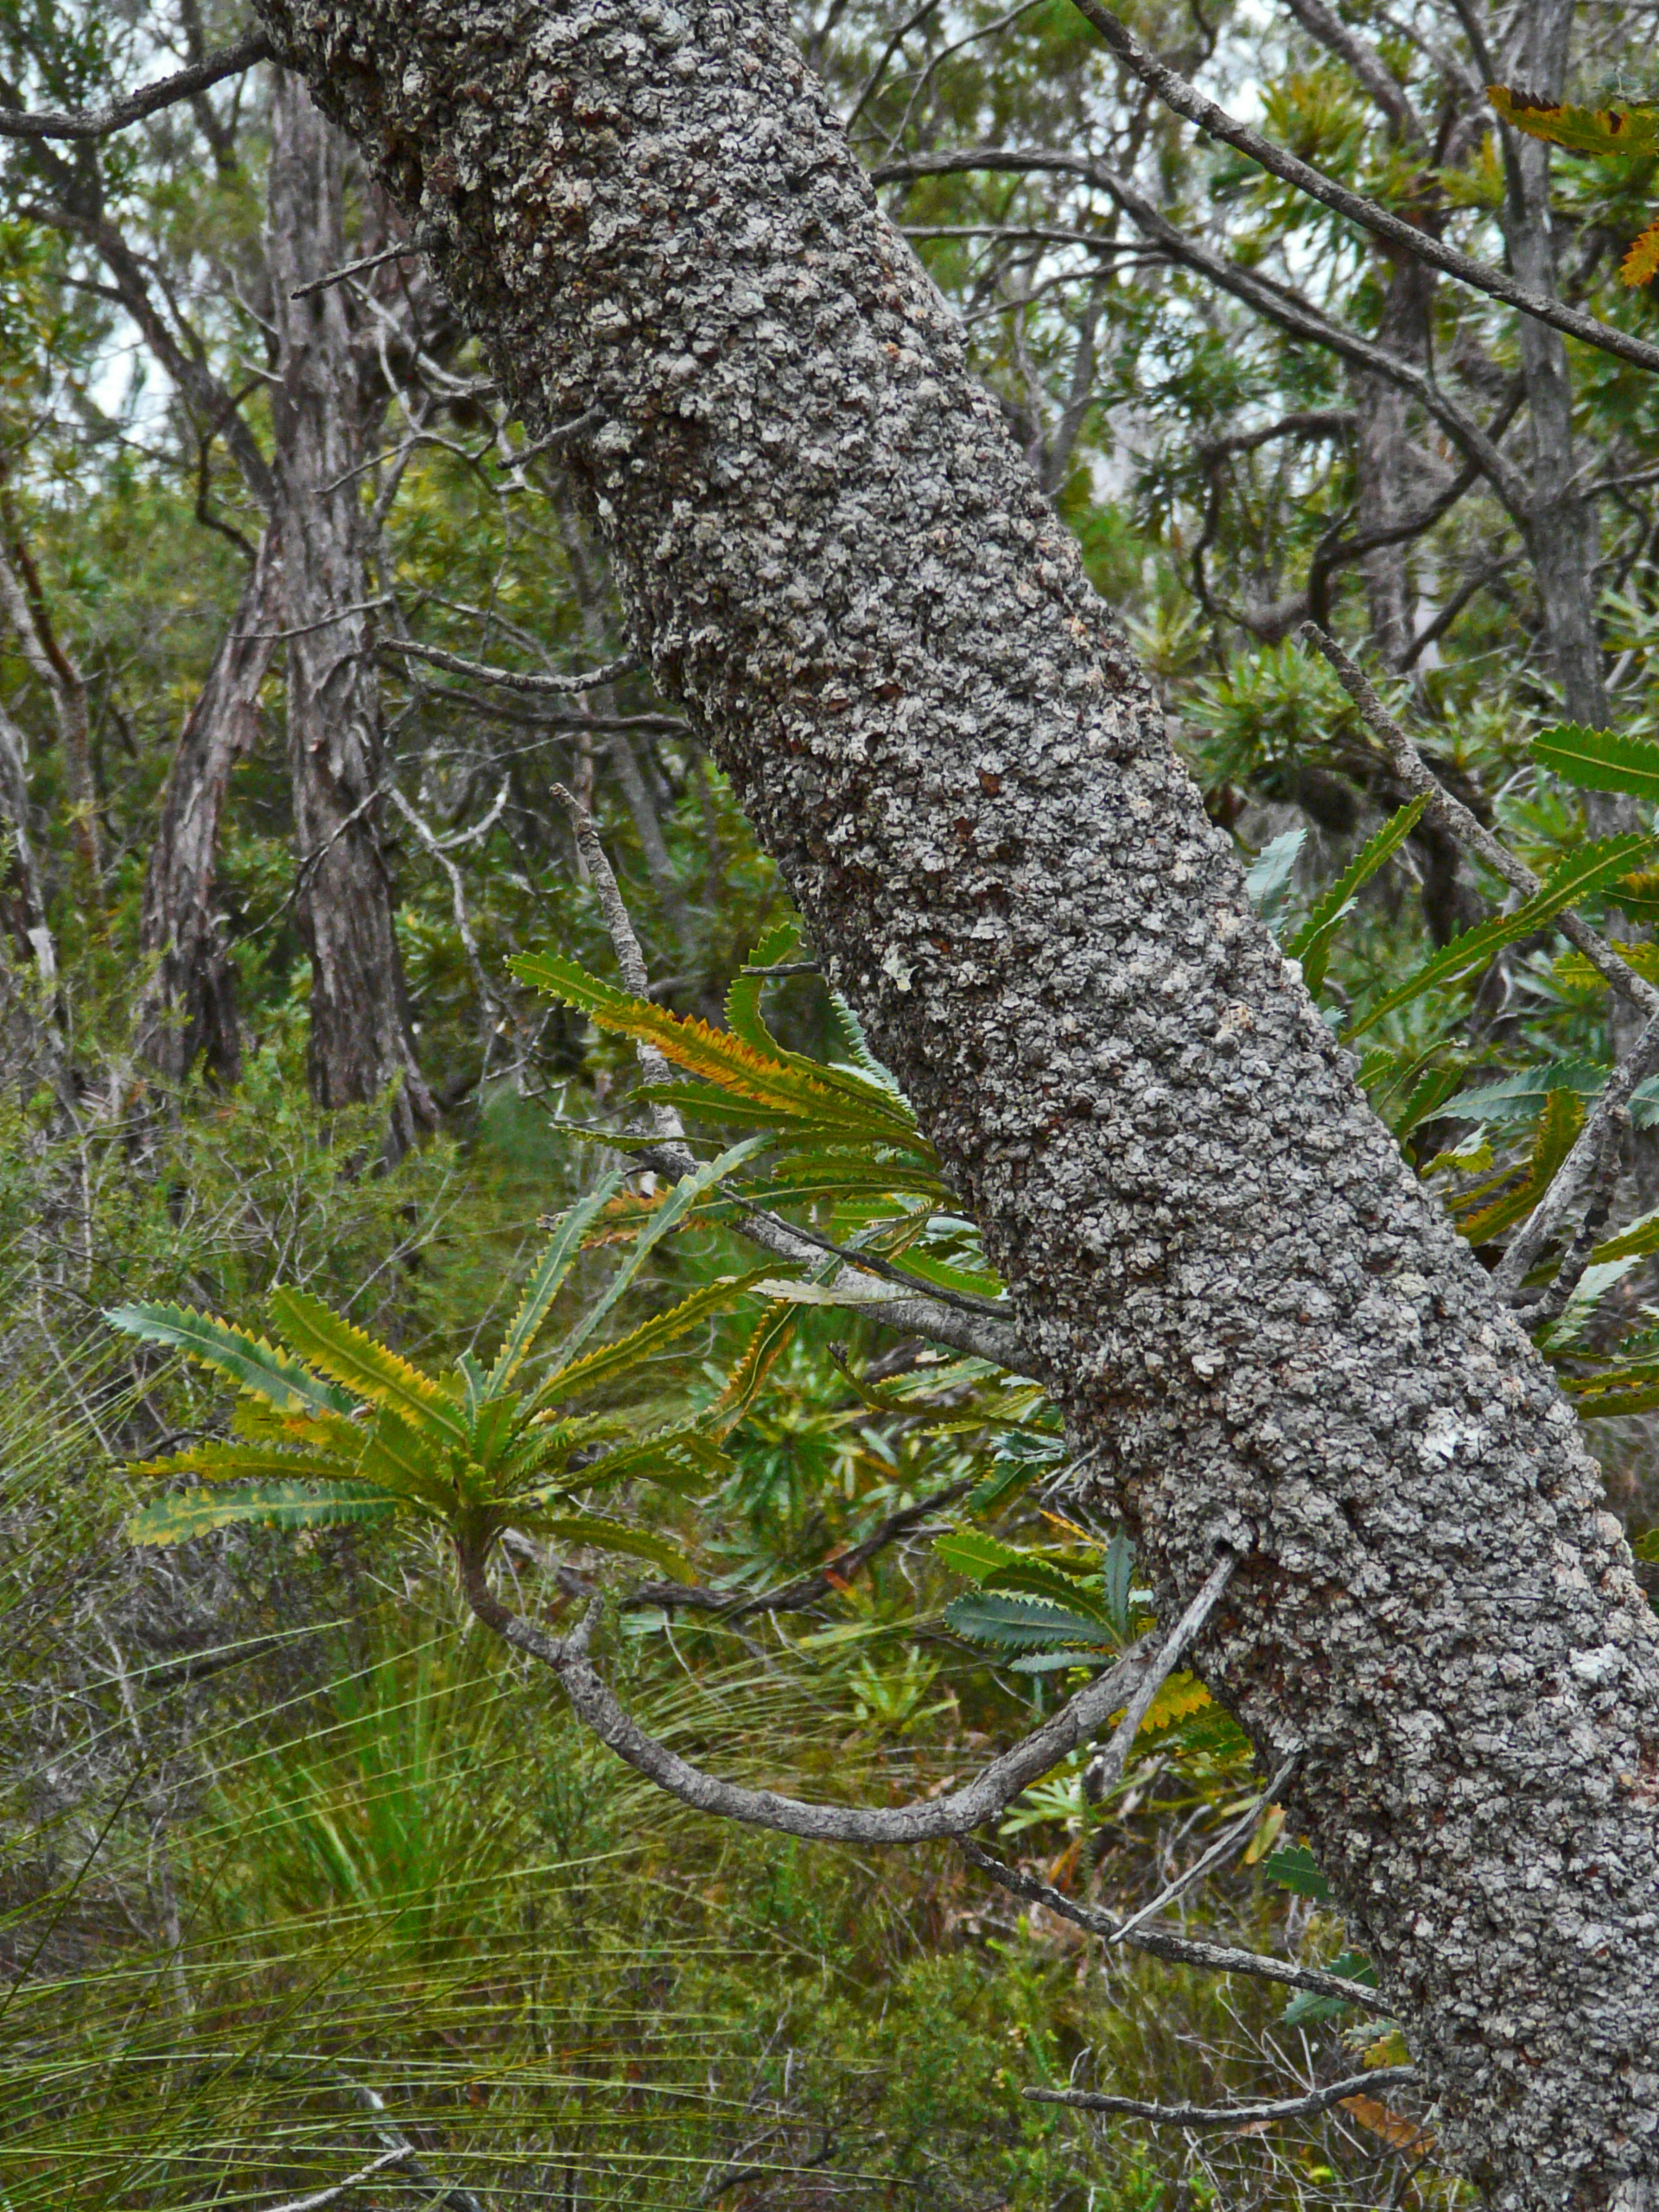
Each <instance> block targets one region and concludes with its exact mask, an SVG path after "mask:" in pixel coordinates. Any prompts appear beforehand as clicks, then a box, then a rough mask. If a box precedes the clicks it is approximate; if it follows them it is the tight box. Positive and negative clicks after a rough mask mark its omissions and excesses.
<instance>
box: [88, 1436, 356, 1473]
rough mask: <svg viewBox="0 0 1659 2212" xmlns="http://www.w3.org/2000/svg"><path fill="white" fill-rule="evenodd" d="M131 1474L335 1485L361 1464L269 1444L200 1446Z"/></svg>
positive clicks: (143, 1464)
mask: <svg viewBox="0 0 1659 2212" xmlns="http://www.w3.org/2000/svg"><path fill="white" fill-rule="evenodd" d="M128 1472H129V1473H130V1474H134V1475H150V1476H157V1477H160V1476H171V1475H199V1476H200V1477H201V1478H202V1479H203V1480H204V1481H207V1482H251V1481H263V1480H264V1479H266V1478H275V1479H277V1480H283V1481H289V1482H334V1481H335V1480H337V1479H340V1478H346V1479H350V1478H353V1477H354V1476H355V1474H356V1472H357V1461H356V1460H355V1459H334V1458H332V1457H329V1456H326V1455H324V1454H322V1453H320V1452H293V1451H289V1452H285V1451H283V1449H282V1447H281V1446H278V1445H269V1444H257V1443H249V1444H241V1443H235V1444H197V1445H193V1446H192V1447H191V1448H190V1450H189V1451H188V1452H175V1453H173V1454H171V1455H170V1456H169V1457H168V1458H167V1459H143V1460H138V1461H137V1462H135V1463H134V1465H132V1466H131V1467H130V1468H129V1470H128Z"/></svg>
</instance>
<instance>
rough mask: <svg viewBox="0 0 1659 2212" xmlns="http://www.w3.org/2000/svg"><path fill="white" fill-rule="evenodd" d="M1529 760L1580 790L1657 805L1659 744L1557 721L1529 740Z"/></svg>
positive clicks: (1616, 732) (1613, 732)
mask: <svg viewBox="0 0 1659 2212" xmlns="http://www.w3.org/2000/svg"><path fill="white" fill-rule="evenodd" d="M1532 757H1533V759H1534V760H1536V761H1537V763H1538V765H1539V766H1540V767H1541V768H1548V769H1549V770H1550V772H1552V774H1554V775H1557V776H1560V777H1561V778H1562V779H1564V780H1565V781H1566V782H1567V783H1569V784H1576V785H1578V786H1579V788H1580V791H1624V792H1628V793H1629V795H1630V797H1631V798H1644V799H1648V800H1649V801H1652V802H1655V803H1659V744H1656V742H1655V741H1654V740H1653V739H1652V738H1650V737H1627V736H1625V735H1624V734H1623V733H1622V732H1621V731H1618V730H1611V729H1586V728H1585V726H1584V724H1583V723H1582V722H1563V723H1561V724H1560V726H1559V727H1558V728H1555V729H1546V730H1540V732H1539V733H1538V734H1537V736H1536V737H1535V738H1534V739H1533V741H1532Z"/></svg>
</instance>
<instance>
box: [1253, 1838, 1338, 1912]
mask: <svg viewBox="0 0 1659 2212" xmlns="http://www.w3.org/2000/svg"><path fill="white" fill-rule="evenodd" d="M1262 1872H1263V1873H1264V1874H1265V1875H1266V1876H1267V1877H1268V1880H1269V1881H1272V1882H1277V1883H1278V1885H1279V1886H1280V1888H1281V1890H1294V1891H1295V1892H1296V1895H1297V1896H1298V1897H1312V1898H1313V1900H1314V1901H1315V1903H1316V1904H1324V1903H1325V1901H1326V1900H1327V1899H1328V1898H1329V1897H1330V1895H1331V1885H1330V1883H1329V1882H1327V1881H1326V1880H1325V1876H1324V1875H1323V1874H1322V1873H1320V1872H1319V1861H1318V1859H1315V1858H1314V1856H1313V1853H1312V1852H1311V1851H1310V1850H1309V1849H1308V1847H1307V1846H1306V1844H1305V1843H1293V1844H1289V1845H1287V1847H1286V1848H1285V1849H1284V1850H1283V1851H1275V1852H1274V1854H1273V1856H1272V1857H1271V1858H1270V1859H1263V1860H1262Z"/></svg>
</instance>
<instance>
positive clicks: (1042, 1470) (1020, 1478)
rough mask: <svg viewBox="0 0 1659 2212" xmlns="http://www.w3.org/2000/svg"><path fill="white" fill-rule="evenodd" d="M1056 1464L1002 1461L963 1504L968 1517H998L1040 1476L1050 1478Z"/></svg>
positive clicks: (1032, 1460) (1002, 1459)
mask: <svg viewBox="0 0 1659 2212" xmlns="http://www.w3.org/2000/svg"><path fill="white" fill-rule="evenodd" d="M1052 1465H1053V1462H1052V1460H1049V1459H1018V1458H1014V1457H1001V1456H1000V1457H999V1458H998V1459H997V1461H996V1464H995V1466H994V1467H993V1468H992V1470H991V1471H990V1473H989V1474H988V1475H987V1476H986V1478H985V1479H984V1481H983V1482H982V1483H976V1484H975V1485H974V1487H973V1489H972V1490H970V1491H969V1493H968V1496H967V1497H966V1498H965V1499H964V1500H963V1512H964V1513H973V1514H980V1513H995V1512H997V1511H999V1510H1001V1508H1002V1507H1003V1506H1005V1505H1007V1503H1009V1501H1010V1500H1011V1499H1013V1498H1016V1497H1019V1495H1020V1491H1022V1490H1026V1489H1028V1488H1029V1486H1030V1485H1031V1484H1033V1483H1034V1482H1035V1481H1036V1480H1037V1478H1038V1477H1039V1475H1044V1474H1047V1473H1048V1472H1049V1471H1051V1469H1052Z"/></svg>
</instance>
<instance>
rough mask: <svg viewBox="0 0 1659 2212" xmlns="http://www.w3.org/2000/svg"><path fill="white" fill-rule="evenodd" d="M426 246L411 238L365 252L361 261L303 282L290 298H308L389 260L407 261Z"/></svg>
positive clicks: (348, 263)
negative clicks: (403, 242)
mask: <svg viewBox="0 0 1659 2212" xmlns="http://www.w3.org/2000/svg"><path fill="white" fill-rule="evenodd" d="M425 251H426V248H425V247H424V246H423V245H419V244H418V243H417V242H416V240H415V239H413V238H410V239H409V240H408V241H407V243H406V244H404V245H388V246H382V248H381V249H380V251H379V252H378V253H365V255H364V256H363V257H362V259H361V260H360V261H347V262H346V263H344V264H342V265H341V266H340V268H338V269H331V270H329V271H328V273H327V276H326V277H313V278H312V279H311V282H310V283H308V284H302V285H300V286H299V288H298V289H296V290H295V291H292V292H290V293H289V299H290V300H308V299H309V298H310V297H311V296H312V294H313V293H314V292H326V291H328V290H329V289H331V288H332V287H333V286H334V285H335V284H343V283H345V282H346V278H347V277H361V276H363V275H364V274H365V272H366V271H367V270H371V269H378V268H380V267H381V266H382V264H384V263H385V262H388V261H407V260H408V259H409V257H410V255H411V254H416V253H424V252H425Z"/></svg>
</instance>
